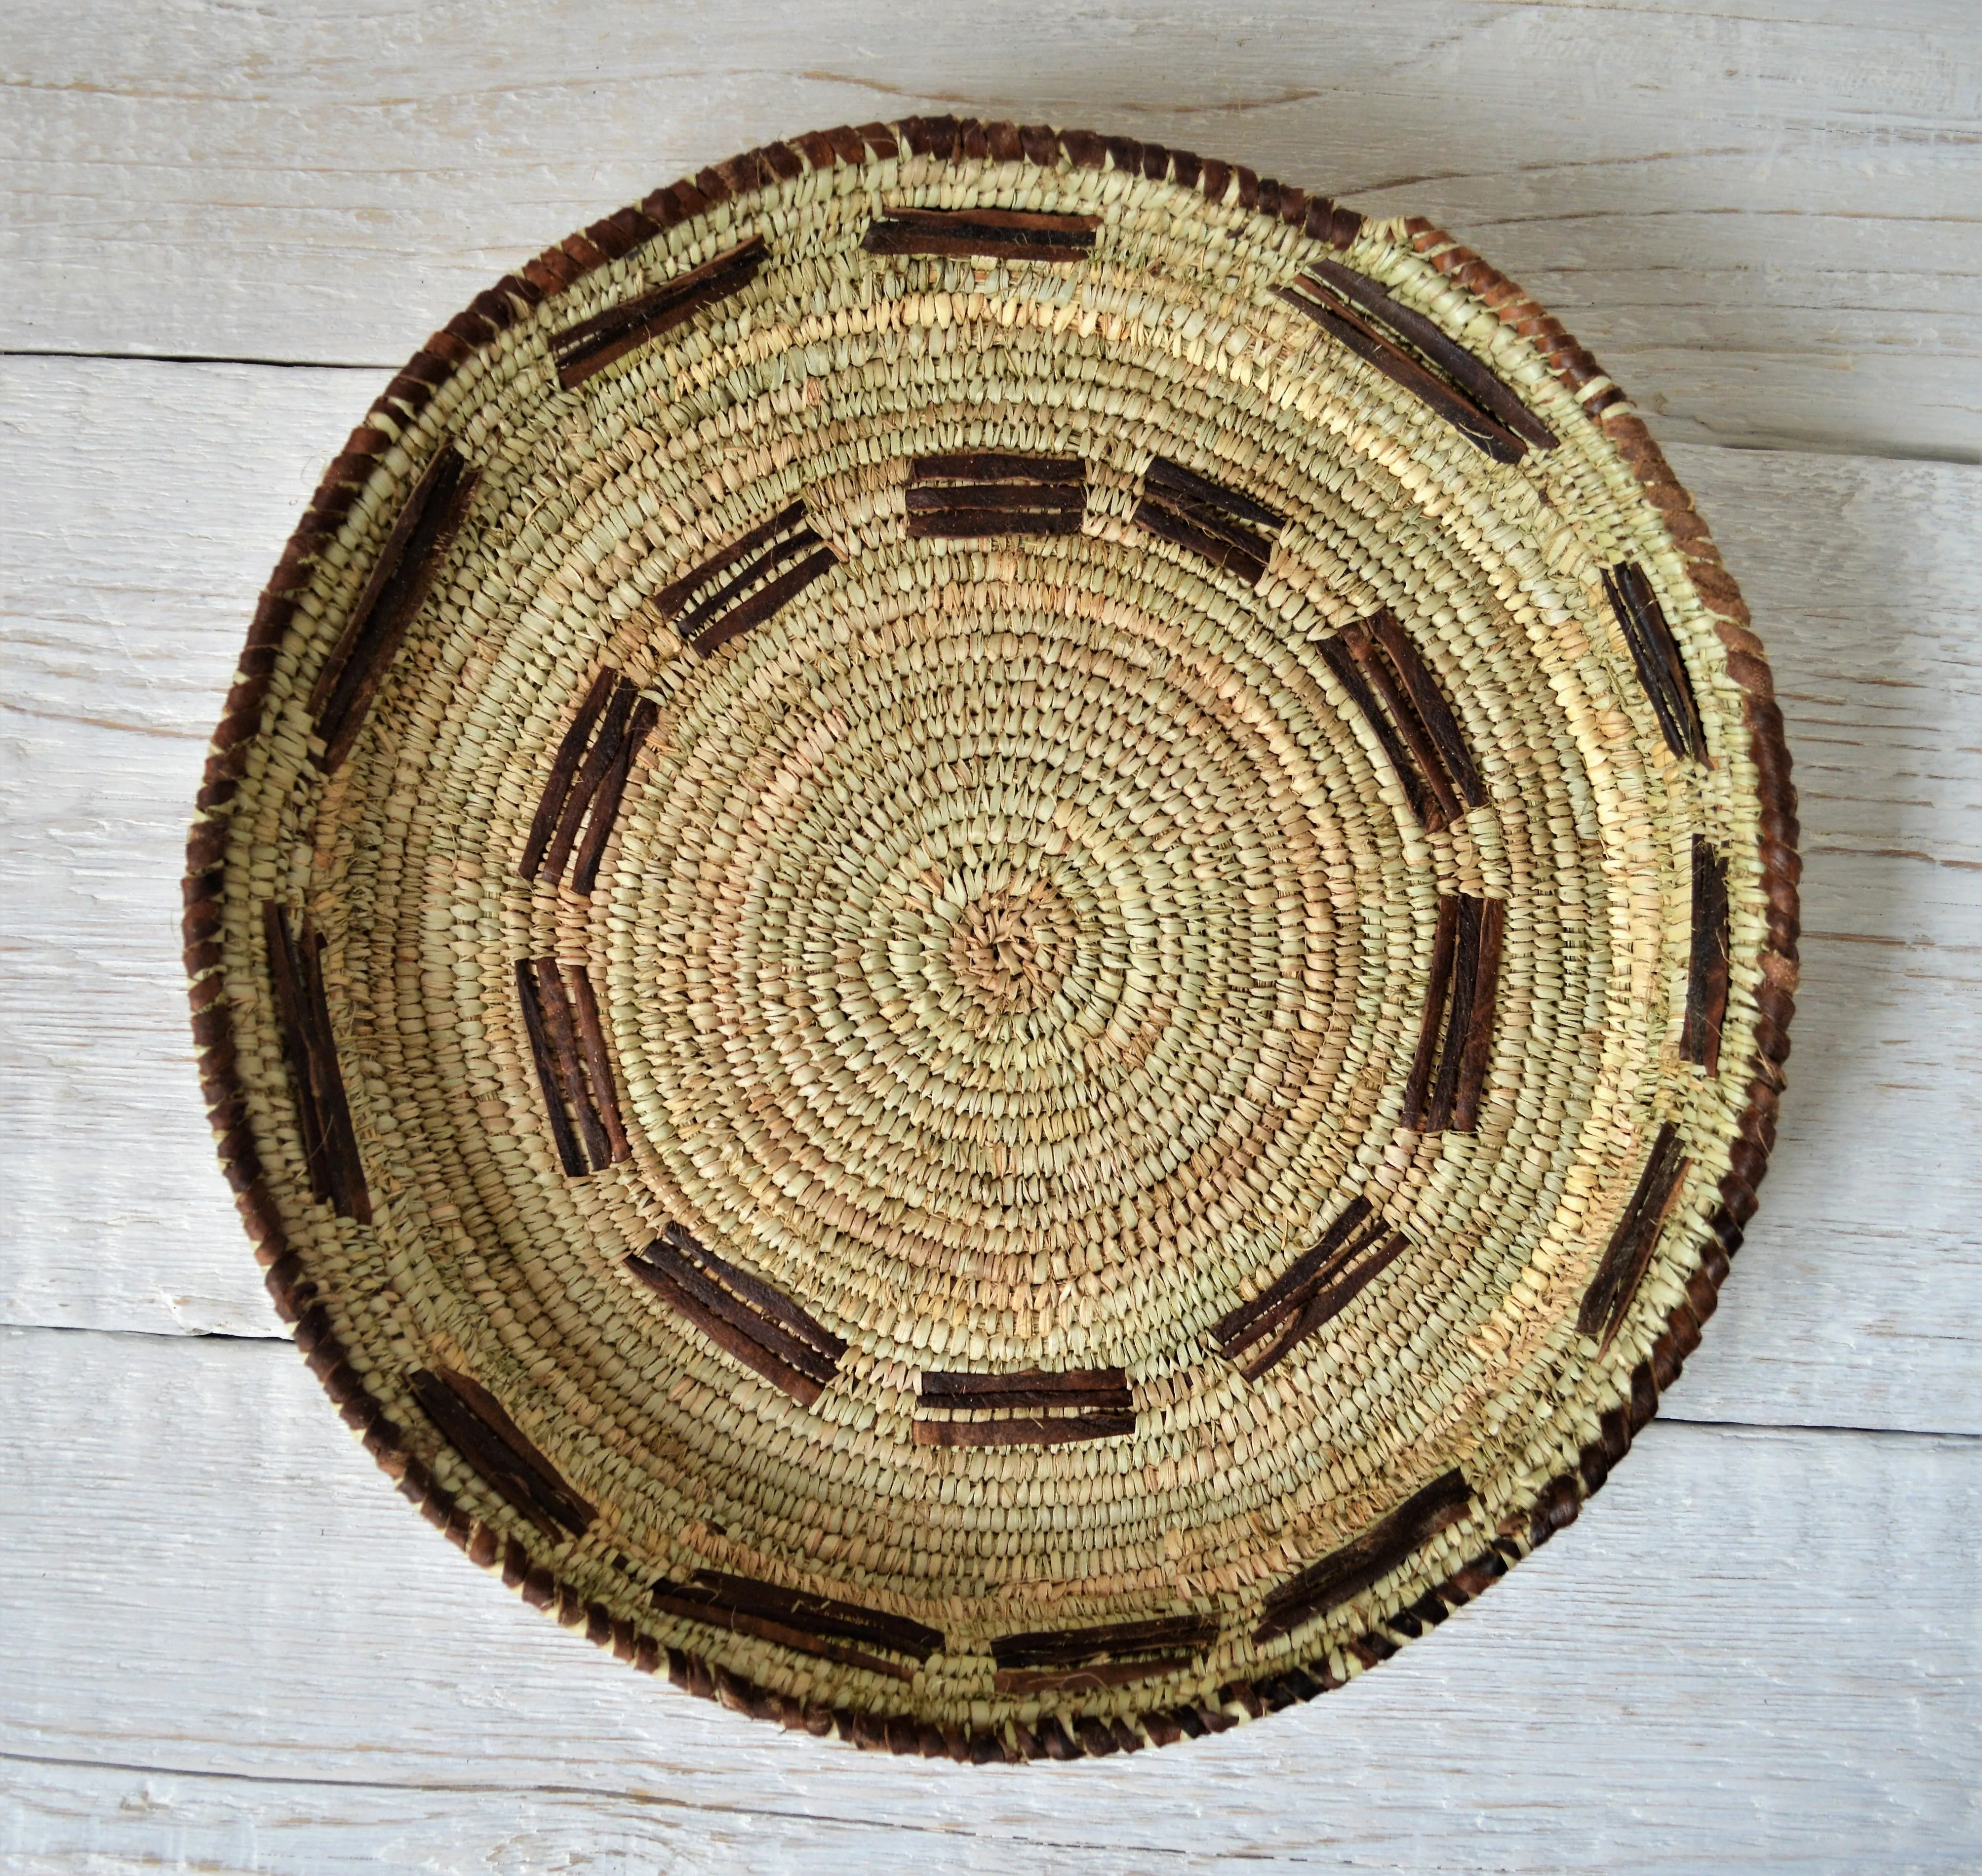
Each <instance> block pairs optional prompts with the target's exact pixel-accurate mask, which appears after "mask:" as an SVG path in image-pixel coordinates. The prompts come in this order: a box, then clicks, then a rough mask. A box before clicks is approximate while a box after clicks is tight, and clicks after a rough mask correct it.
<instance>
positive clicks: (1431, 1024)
mask: <svg viewBox="0 0 1982 1876" xmlns="http://www.w3.org/2000/svg"><path fill="white" fill-rule="evenodd" d="M1458 939H1459V899H1458V896H1457V895H1456V894H1455V893H1442V894H1441V895H1440V898H1439V902H1438V923H1437V925H1436V926H1435V927H1434V928H1433V933H1432V941H1431V974H1430V976H1428V977H1427V978H1426V980H1425V999H1424V1011H1423V1015H1422V1016H1420V1018H1419V1019H1418V1046H1417V1053H1416V1054H1415V1055H1414V1056H1413V1057H1412V1058H1411V1073H1410V1080H1408V1081H1406V1083H1404V1105H1403V1112H1402V1113H1400V1115H1399V1116H1398V1117H1397V1124H1398V1125H1399V1126H1400V1127H1408V1128H1409V1129H1410V1130H1411V1131H1412V1132H1413V1133H1423V1131H1424V1130H1425V1116H1426V1112H1427V1108H1426V1098H1427V1097H1428V1095H1429V1093H1430V1088H1431V1077H1432V1066H1433V1063H1434V1062H1435V1061H1436V1059H1437V1054H1438V1036H1439V1026H1440V1023H1443V1021H1444V1020H1445V1006H1446V1003H1447V1002H1448V1001H1449V1000H1450V997H1451V995H1452V960H1453V950H1454V948H1455V946H1456V944H1457V943H1458Z"/></svg>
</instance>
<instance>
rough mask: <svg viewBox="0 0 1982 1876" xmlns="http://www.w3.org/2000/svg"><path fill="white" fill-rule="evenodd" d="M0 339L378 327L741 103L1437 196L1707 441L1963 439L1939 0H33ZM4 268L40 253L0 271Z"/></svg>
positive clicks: (1962, 223) (1978, 90)
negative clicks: (491, 8) (1083, 144)
mask: <svg viewBox="0 0 1982 1876" xmlns="http://www.w3.org/2000/svg"><path fill="white" fill-rule="evenodd" d="M6 37H7V41H8V44H7V46H6V48H5V51H4V52H0V59H4V62H5V68H6V75H7V78H8V86H7V88H5V91H4V92H0V165H5V168H6V169H7V171H8V173H9V175H10V177H11V180H12V187H13V188H14V189H15V190H17V191H18V192H19V198H18V206H17V207H16V208H15V210H14V212H13V213H12V215H11V217H10V220H11V222H12V230H11V232H10V234H9V235H8V238H7V240H6V242H5V245H4V247H0V266H4V269H5V277H6V279H7V280H8V293H7V295H6V296H5V302H4V303H0V345H5V346H8V347H12V348H28V349H40V350H55V351H65V352H138V353H146V354H150V355H153V356H175V355H176V356H187V355H194V356H206V357H222V358H259V359H282V360H294V359H311V360H315V361H318V362H339V363H350V362H360V361H365V362H372V363H376V364H382V365H385V364H391V365H395V364H397V363H398V362H399V360H401V359H403V358H404V357H405V356H406V354H407V353H408V352H409V351H410V350H411V349H412V345H413V344H414V343H415V342H417V340H418V339H419V337H421V336H422V335H424V334H425V332H427V331H428V330H429V329H430V328H431V327H432V326H435V325H439V323H440V322H442V320H444V319H446V318H447V317H448V316H449V315H450V314H452V312H454V311H455V309H457V308H458V307H459V306H462V305H465V304H466V302H467V301H468V300H469V298H470V297H471V296H472V295H473V294H475V292H479V290H480V289H482V287H484V286H485V285H488V284H489V281H490V280H491V279H493V278H494V277H495V276H496V275H497V274H499V273H500V272H502V270H503V269H506V268H507V267H509V266H510V265H512V264H514V262H516V259H519V257H520V256H521V255H523V254H525V253H527V252H534V251H535V250H536V249H538V248H539V247H541V246H542V245H544V244H545V243H546V242H549V241H552V240H555V239H557V238H558V237H559V235H562V234H563V233H564V232H566V230H567V229H569V228H572V227H575V226H576V225H579V223H580V222H585V221H589V220H591V219H592V218H593V217H594V216H595V215H600V214H604V213H606V212H609V210H611V209H616V208H617V207H618V206H619V205H620V204H621V203H622V202H631V201H633V200H636V199H637V198H638V197H639V196H640V195H644V194H645V193H646V192H647V191H648V190H649V189H652V188H654V187H656V186H657V185H659V184H661V183H663V182H670V181H672V179H674V178H675V177H676V175H681V174H683V173H689V172H693V171H694V170H695V169H698V168H699V167H700V166H701V165H702V164H704V163H706V162H714V161H716V160H717V159H720V158H722V157H724V156H727V155H729V154H731V152H734V151H737V150H741V149H747V148H749V147H750V146H751V145H754V144H757V143H761V142H764V141H765V140H766V139H769V138H772V137H777V136H782V135H787V134H789V133H790V132H795V131H798V130H802V129H812V128H815V127H819V126H822V125H829V124H839V123H848V122H852V123H859V122H864V121H866V120H869V119H875V118H895V117H901V116H906V115H909V114H911V113H913V112H944V111H953V112H968V113H973V114H976V115H988V116H999V117H1012V118H1017V119H1022V120H1030V121H1035V122H1036V121H1040V120H1047V121H1051V122H1057V123H1062V124H1083V125H1091V126H1092V127H1093V128H1094V129H1099V130H1106V131H1114V132H1121V133H1122V134H1124V135H1129V136H1134V137H1143V138H1148V139H1153V140H1155V141H1156V142H1163V143H1167V144H1171V145H1180V146H1182V147H1183V148H1186V149H1198V150H1201V151H1203V152H1206V153H1207V154H1211V155H1219V156H1223V157H1225V158H1227V159H1231V160H1233V161H1235V162H1245V163H1250V164H1252V165H1254V166H1256V168H1257V169H1258V170H1259V172H1260V174H1261V175H1278V176H1283V177H1284V178H1286V179H1287V180H1289V181H1290V182H1297V183H1299V184H1300V185H1303V187H1306V188H1310V189H1317V190H1322V191H1325V192H1330V193H1333V194H1335V195H1340V196H1343V197H1345V198H1346V199H1350V200H1351V201H1353V202H1356V204H1357V205H1359V206H1360V207H1363V208H1364V209H1369V210H1371V211H1373V212H1379V213H1386V214H1387V213H1392V212H1398V213H1406V212H1411V213H1419V214H1424V215H1431V216H1433V218H1435V219H1439V220H1440V221H1442V222H1444V223H1445V225H1447V226H1449V227H1450V228H1451V229H1453V230H1454V231H1455V232H1457V233H1458V234H1459V235H1460V237H1461V239H1464V240H1466V241H1467V242H1471V243H1473V244H1474V245H1477V246H1479V247H1480V248H1481V249H1483V251H1484V252H1487V254H1489V255H1490V256H1491V258H1492V259H1493V262H1494V263H1495V265H1497V266H1499V267H1500V268H1501V269H1503V271H1505V272H1507V273H1509V274H1511V275H1513V277H1514V278H1515V279H1517V280H1519V281H1520V282H1522V283H1523V285H1525V286H1527V288H1528V289H1530V291H1531V292H1534V293H1535V294H1537V295H1538V296H1539V297H1540V299H1541V300H1542V302H1543V304H1544V305H1548V306H1550V307H1551V308H1552V309H1553V310H1555V311H1556V312H1558V313H1560V315H1562V316H1563V319H1565V320H1566V322H1567V324H1568V325H1569V326H1570V330H1572V331H1573V332H1575V333H1576V334H1577V336H1578V337H1579V338H1580V339H1582V340H1583V342H1584V343H1585V344H1587V345H1590V347H1591V348H1592V349H1593V350H1594V351H1595V352H1596V353H1597V356H1598V357H1600V359H1603V361H1604V362H1605V363H1606V364H1607V366H1609V367H1610V369H1611V370H1612V371H1613V372H1614V373H1615V374H1616V375H1617V377H1618V378H1619V379H1620V381H1621V382H1623V383H1624V384H1626V385H1627V386H1630V387H1631V389H1633V392H1635V393H1636V395H1637V396H1638V397H1639V398H1640V399H1641V400H1643V402H1644V404H1645V406H1646V407H1647V411H1648V412H1650V413H1652V414H1653V415H1654V416H1657V418H1658V419H1660V428H1661V430H1662V432H1663V434H1664V435H1665V436H1670V437H1675V438H1680V439H1687V440H1690V441H1695V442H1730V443H1746V444H1750V445H1753V444H1761V445H1767V446H1777V447H1814V448H1821V449H1850V450H1859V451H1873V452H1879V453H1884V454H1915V455H1934V456H1950V457H1954V458H1956V459H1960V460H1966V461H1969V462H1974V461H1976V460H1977V459H1978V453H1982V387H1979V386H1978V382H1977V379H1978V372H1977V365H1978V362H1979V361H1982V318H1978V310H1977V305H1976V302H1975V298H1974V294H1973V292H1971V291H1970V283H1971V282H1972V281H1973V280H1974V277H1975V275H1977V273H1978V272H1982V217H1978V216H1977V212H1976V207H1975V205H1976V202H1977V199H1978V197H1982V154H1979V153H1978V146H1977V140H1976V137H1975V125H1976V122H1977V118H1978V116H1982V55H1978V51H1977V27H1976V22H1975V18H1974V8H1972V7H1971V6H1969V5H1966V4H1964V0H1881V4H1880V5H1877V6H1875V7H1865V6H1853V5H1846V4H1844V0H1815V3H1814V4H1813V3H1812V0H1800V4H1797V5H1787V6H1775V7H1769V8H1758V7H1753V6H1748V5H1743V6H1733V5H1718V6H1717V5H1704V6H1702V5H1685V4H1675V3H1673V0H1664V3H1662V4H1660V3H1655V4H1649V5H1635V6H1617V5H1535V6H1510V5H1500V4H1493V3H1492V0H1416V4H1413V5H1410V6H1391V7H1382V8H1373V7H1370V6H1369V5H1365V4H1363V3H1362V0H1305V3H1301V0H1269V4H1267V5H1263V6H1259V7H1252V8H1246V9H1244V10H1243V11H1241V12H1234V11H1233V10H1231V9H1230V8H1221V7H1216V6H1206V7H1199V8H1186V9H1182V10H1180V9H1178V8H1175V7H1173V6H1169V5H1164V4H1163V0H1116V3H1115V4H1112V5H1109V6H1107V7H1106V8H1089V7H1054V6H1050V5H1040V4H1038V0H991V4H989V5H973V6H968V7H943V6H936V5H917V6H914V7H913V8H908V9H906V10H904V9H901V8H895V9H886V8H881V7H879V6H877V5H875V4H873V0H812V4H809V5H806V6H805V7H803V8H796V7H793V6H792V5H789V4H788V3H786V0H730V3H729V4H727V5H723V6H721V7H719V8H705V7H695V6H686V7H649V8H628V7H627V6H626V5H624V4H623V3H622V0H567V3H566V4H565V5H559V6H558V7H556V8H542V9H525V10H522V11H520V12H516V11H512V12H509V13H506V15H504V17H503V18H502V22H501V23H500V25H495V24H493V23H492V22H491V20H490V18H489V14H488V10H487V9H486V8H485V7H482V6H481V5H475V4H473V3H472V0H428V3H427V4H425V5H422V6H421V7H419V8H418V9H417V10H416V11H405V12H400V13H398V14H395V16H394V17H393V18H392V24H391V25H390V28H387V27H386V26H385V25H384V24H383V23H382V20H381V18H380V16H379V15H378V13H377V12H375V9H373V8H370V7H369V6H367V5H363V4H362V3H361V0H318V3H317V4H315V5H312V6H310V7H309V8H294V7H283V8H267V9H264V8H253V7H235V6H221V5H212V4H202V5H166V4H164V3H163V0H126V3H125V4H120V5H115V6H112V5H106V4H105V3H104V0H94V4H92V5H85V7H83V8H81V9H80V10H78V8H77V7H75V5H72V4H69V3H68V0H14V3H13V4H12V6H10V8H9V9H8V33H7V35H6ZM24 279H25V282H27V283H28V290H27V291H25V292H23V291H22V282H23V281H24Z"/></svg>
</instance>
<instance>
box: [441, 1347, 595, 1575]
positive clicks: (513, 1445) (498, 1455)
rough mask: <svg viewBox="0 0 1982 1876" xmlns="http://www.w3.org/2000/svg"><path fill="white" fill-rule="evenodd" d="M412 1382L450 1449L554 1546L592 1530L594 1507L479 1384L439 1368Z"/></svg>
mask: <svg viewBox="0 0 1982 1876" xmlns="http://www.w3.org/2000/svg"><path fill="white" fill-rule="evenodd" d="M406 1380H407V1384H408V1385H409V1387H411V1388H412V1390H413V1394H414V1397H415V1399H416V1400H419V1404H420V1405H421V1406H422V1407H424V1408H425V1410H426V1412H427V1416H428V1417H429V1419H430V1420H432V1422H433V1423H434V1424H435V1426H436V1427H439V1429H440V1430H441V1431H442V1434H445V1436H446V1437H447V1440H448V1443H449V1445H451V1446H452V1447H454V1449H455V1451H456V1452H458V1453H459V1454H460V1455H461V1456H462V1458H463V1459H465V1460H467V1461H468V1463H469V1465H471V1466H472V1467H474V1469H475V1471H476V1472H477V1473H478V1474H480V1475H481V1477H482V1479H483V1480H484V1481H485V1483H486V1484H489V1486H491V1487H493V1488H494V1490H496V1491H497V1492H498V1493H499V1494H501V1496H502V1497H504V1498H506V1499H507V1500H509V1503H510V1504H512V1505H513V1506H514V1507H516V1509H517V1510H519V1511H520V1512H522V1514H523V1515H524V1516H525V1517H527V1518H528V1519H529V1520H530V1521H531V1523H532V1524H535V1525H536V1527H537V1528H538V1529H539V1531H542V1533H543V1534H544V1535H545V1536H546V1537H548V1538H549V1539H550V1540H551V1541H552V1543H554V1544H556V1543H562V1541H563V1540H564V1538H565V1537H566V1535H567V1534H569V1535H570V1536H572V1537H583V1536H584V1534H586V1531H588V1530H589V1529H590V1528H591V1525H592V1519H593V1517H595V1516H596V1513H595V1512H594V1510H593V1509H592V1507H591V1506H590V1505H589V1504H587V1503H586V1501H585V1500H584V1499H582V1497H579V1494H577V1493H576V1492H575V1491H573V1490H572V1488H571V1487H570V1486H569V1484H567V1483H566V1480H565V1479H564V1477H563V1475H562V1474H561V1473H559V1471H558V1470H557V1468H556V1467H555V1466H553V1465H552V1464H551V1463H550V1461H549V1460H548V1459H546V1457H544V1456H543V1454H542V1453H541V1452H539V1450H537V1448H536V1446H535V1445H534V1444H532V1442H531V1441H530V1440H529V1438H528V1437H526V1435H525V1434H524V1433H523V1431H522V1429H521V1428H520V1427H518V1426H517V1424H516V1422H515V1421H514V1420H512V1419H511V1418H510V1417H509V1414H508V1413H507V1412H506V1410H504V1408H503V1407H502V1403H501V1402H500V1401H499V1400H496V1397H495V1396H494V1395H493V1394H490V1393H489V1390H487V1389H486V1388H485V1387H482V1384H480V1383H479V1381H475V1380H471V1379H470V1378H469V1377H468V1376H467V1375H465V1374H457V1373H456V1372H455V1370H453V1369H452V1368H447V1367H442V1366H441V1365H440V1364H438V1363H436V1364H435V1365H434V1366H433V1367H431V1368H415V1369H414V1370H412V1372H411V1373H410V1374H408V1376H407V1377H406Z"/></svg>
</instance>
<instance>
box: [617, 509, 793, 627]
mask: <svg viewBox="0 0 1982 1876" xmlns="http://www.w3.org/2000/svg"><path fill="white" fill-rule="evenodd" d="M805 518H806V509H805V503H804V502H790V503H789V504H788V505H787V506H785V507H783V508H781V509H779V510H778V512H776V514H775V515H773V516H771V517H770V519H769V520H767V521H761V522H759V523H758V524H757V526H756V527H754V528H752V529H751V530H750V531H749V533H747V534H743V535H739V536H738V537H737V538H736V539H735V540H733V541H730V542H727V543H726V545H724V546H721V547H719V548H718V549H716V552H714V553H712V554H711V555H710V556H709V558H708V559H706V560H704V561H702V562H701V563H700V564H699V565H698V566H692V567H691V568H689V570H688V571H687V572H686V573H684V574H683V575H682V576H681V578H680V579H677V580H676V581H675V582H673V583H672V585H670V586H663V587H662V589H661V590H660V591H659V593H656V595H655V596H654V606H655V609H656V610H657V611H658V612H659V613H660V615H661V616H662V618H663V619H666V620H667V621H668V622H669V623H670V624H672V623H673V621H674V616H675V615H676V613H679V611H680V610H681V609H682V607H683V606H686V604H687V603H689V600H690V599H692V598H693V597H694V596H695V595H696V593H697V592H699V590H700V589H702V587H704V586H707V585H708V584H709V582H711V581H712V580H713V579H716V577H717V576H718V575H719V574H720V573H721V572H722V570H723V569H724V568H726V567H728V566H734V565H735V564H736V562H737V561H738V560H739V559H742V556H745V555H746V554H749V553H754V552H756V550H757V549H759V547H762V546H763V545H764V544H765V543H766V542H767V541H772V540H775V539H777V537H778V536H779V535H780V534H784V533H786V532H789V531H790V530H791V529H793V528H796V527H797V526H799V524H800V523H801V522H803V521H804V519H805Z"/></svg>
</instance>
